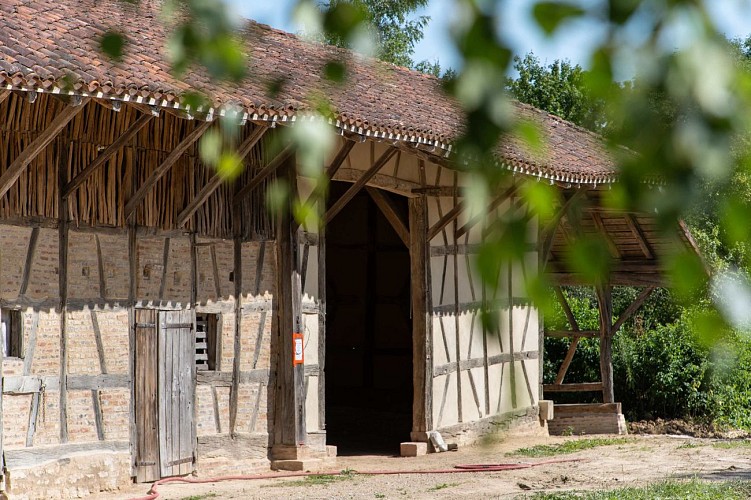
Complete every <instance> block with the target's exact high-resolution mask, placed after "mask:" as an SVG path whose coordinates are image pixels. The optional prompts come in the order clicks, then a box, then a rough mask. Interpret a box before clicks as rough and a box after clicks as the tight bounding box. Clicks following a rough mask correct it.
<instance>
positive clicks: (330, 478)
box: [262, 469, 357, 488]
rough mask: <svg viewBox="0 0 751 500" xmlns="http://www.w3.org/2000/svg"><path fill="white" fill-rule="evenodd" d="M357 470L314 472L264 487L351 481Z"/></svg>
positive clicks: (322, 484)
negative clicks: (335, 473) (329, 472)
mask: <svg viewBox="0 0 751 500" xmlns="http://www.w3.org/2000/svg"><path fill="white" fill-rule="evenodd" d="M356 474H357V472H356V471H354V470H352V469H344V470H343V471H342V473H341V474H339V475H333V474H313V475H310V476H306V477H305V479H298V480H295V481H281V482H279V483H274V484H267V485H263V486H262V488H284V487H287V486H316V485H317V486H326V485H329V484H331V483H337V482H339V481H349V480H351V479H354V477H355V475H356Z"/></svg>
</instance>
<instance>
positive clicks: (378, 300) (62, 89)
mask: <svg viewBox="0 0 751 500" xmlns="http://www.w3.org/2000/svg"><path fill="white" fill-rule="evenodd" d="M158 4H159V2H156V1H142V2H140V4H139V5H138V6H131V5H129V4H127V3H124V2H118V1H113V0H101V1H96V2H94V1H92V0H64V1H61V0H55V1H52V0H34V1H30V0H4V1H0V311H2V325H3V335H4V352H3V354H4V359H3V362H2V379H3V383H2V388H3V389H2V397H1V398H0V404H1V405H2V406H1V408H2V411H1V412H0V415H1V416H2V427H1V429H2V434H1V435H0V443H1V448H2V457H3V466H4V471H5V476H4V478H5V479H4V483H3V484H4V487H5V488H6V489H7V490H9V491H10V492H11V493H15V494H17V495H21V496H29V497H44V498H54V497H63V498H67V497H70V496H75V495H79V494H84V493H94V492H97V491H100V490H107V489H113V488H117V487H118V486H119V485H122V484H124V483H126V482H129V481H131V480H133V479H135V480H137V481H151V480H155V479H158V478H161V477H167V476H172V475H181V474H188V473H191V472H194V471H195V472H196V473H198V474H199V475H219V474H223V473H238V472H248V471H254V470H261V469H268V468H269V467H270V465H271V463H272V462H276V465H277V466H279V467H284V466H286V465H290V464H292V463H296V462H297V463H299V462H304V461H305V460H308V461H310V460H327V459H330V457H331V455H332V454H333V451H334V450H333V449H332V448H331V445H332V444H334V445H337V446H339V447H340V448H341V449H349V450H353V451H357V450H361V449H368V447H369V446H373V444H374V442H375V443H382V442H386V443H389V445H390V446H393V447H394V450H396V449H397V447H398V443H399V442H400V441H410V440H412V441H426V440H427V433H428V432H429V431H433V430H438V431H440V432H441V433H442V434H443V436H444V438H445V439H446V440H447V441H454V442H458V443H469V442H472V441H474V440H476V439H478V438H480V437H483V436H487V435H492V434H496V433H498V432H499V431H501V430H502V431H508V432H515V431H519V432H522V431H525V432H542V433H545V432H547V426H546V424H545V418H547V416H544V417H545V418H543V419H542V420H541V419H540V415H539V405H540V400H541V398H542V396H543V390H545V391H546V392H545V393H548V392H549V393H552V394H554V393H555V391H567V390H590V391H591V390H595V391H602V392H603V401H604V402H605V403H614V401H613V387H612V367H611V368H609V358H608V355H609V354H608V353H609V350H608V349H609V348H608V346H609V342H610V340H609V339H611V338H612V334H613V333H614V330H617V328H618V327H619V326H620V325H621V324H622V321H621V320H618V321H616V322H615V326H613V325H614V323H613V318H612V304H611V303H610V299H609V287H608V286H605V287H601V289H600V290H599V292H598V294H599V297H600V299H601V312H602V316H603V318H604V319H603V322H602V323H603V326H602V328H601V330H600V331H598V332H583V331H580V329H579V328H578V326H577V324H576V319H575V318H573V316H572V317H571V326H572V331H571V332H549V333H550V334H551V335H569V336H572V337H573V338H575V339H578V338H581V337H587V336H596V337H599V338H601V341H602V343H603V346H604V348H603V365H602V374H603V379H602V381H600V382H594V383H593V384H591V385H589V386H586V387H585V386H583V385H582V384H578V385H577V387H573V386H572V385H571V384H565V383H564V376H565V372H566V367H567V364H568V363H570V356H567V358H566V359H567V361H566V362H565V363H564V367H562V369H561V371H560V372H559V374H558V375H559V376H558V377H557V379H556V383H555V384H553V385H551V386H546V387H544V388H543V385H542V374H541V370H542V359H541V353H540V351H541V346H542V341H543V336H544V335H543V333H544V329H543V323H542V320H541V318H539V317H538V312H537V310H536V309H535V308H534V307H533V305H532V304H531V303H530V300H529V299H528V298H527V297H526V296H525V292H524V284H523V277H524V276H525V274H526V273H530V272H533V271H537V270H538V269H547V270H548V271H549V272H550V275H551V277H552V278H553V279H554V280H555V281H556V283H557V284H571V283H576V282H577V280H578V278H577V277H576V276H573V275H571V274H568V273H566V272H564V270H563V268H562V267H561V266H560V262H561V259H562V257H561V256H562V255H563V246H564V244H565V241H566V237H567V233H568V232H570V231H581V232H584V233H591V232H598V233H601V234H603V235H605V237H606V238H607V241H608V242H609V248H610V249H611V251H612V256H613V259H614V261H615V262H616V264H615V271H614V273H613V275H612V282H611V283H610V285H623V284H626V285H641V286H645V287H647V288H646V289H645V292H644V294H643V295H644V297H646V295H647V294H648V293H649V290H650V289H651V287H655V286H661V285H662V276H661V268H660V265H659V255H660V253H661V252H662V251H663V250H664V249H665V248H666V247H667V246H668V245H669V244H670V243H671V242H670V240H669V239H665V238H662V237H660V236H659V233H658V232H657V230H656V229H655V227H654V224H653V223H652V221H651V220H650V218H649V217H648V216H646V215H644V214H633V213H614V212H611V211H608V210H605V209H603V208H602V207H600V205H599V202H598V200H599V195H598V192H599V190H600V189H602V188H603V187H605V188H607V185H608V184H610V183H612V182H616V181H617V170H616V167H615V164H614V162H613V161H612V159H610V158H609V156H608V155H607V153H606V151H605V148H604V146H603V145H602V144H601V142H600V140H599V138H598V137H596V136H595V135H593V134H591V133H589V132H587V131H585V130H583V129H581V128H579V127H576V126H574V125H572V124H570V123H567V122H565V121H564V120H561V119H559V118H557V117H555V116H552V115H549V114H546V113H543V112H540V111H538V110H535V109H534V108H531V107H529V106H525V105H521V104H516V105H515V109H516V112H517V113H519V114H521V115H522V116H524V117H525V118H528V119H531V120H535V121H536V122H537V123H539V124H540V126H541V129H542V131H543V133H544V134H545V136H546V139H547V141H548V142H547V144H548V148H547V152H546V155H545V157H544V158H543V159H541V158H537V157H534V158H533V156H531V155H528V154H525V152H524V150H523V149H522V148H520V147H518V146H514V145H511V144H510V145H504V146H502V147H501V148H500V149H499V151H498V159H499V164H500V165H502V168H507V169H508V170H510V171H511V172H512V173H513V174H514V175H511V176H509V184H508V187H507V189H505V190H504V191H503V192H502V193H498V194H497V197H496V198H495V199H494V200H493V202H492V205H491V206H490V207H489V210H490V211H498V212H499V213H502V212H504V211H508V210H525V207H524V205H523V204H522V203H521V202H520V201H519V198H517V196H516V193H517V189H518V185H519V184H520V183H521V182H525V181H526V180H533V181H542V182H549V183H552V184H554V185H556V186H558V187H559V188H560V189H561V190H562V191H564V197H563V199H564V200H566V201H565V202H564V204H563V206H562V207H560V208H559V210H558V214H557V215H556V216H555V217H554V218H553V220H550V221H542V222H540V221H538V219H537V218H536V217H531V218H530V220H529V233H528V242H527V243H528V246H527V248H528V251H527V258H526V259H524V261H523V262H520V263H518V264H515V265H511V266H508V267H507V268H504V269H503V271H502V272H501V277H500V283H501V286H500V287H499V288H498V289H496V290H492V291H491V290H487V289H485V288H484V287H483V286H482V284H481V283H480V282H479V281H478V279H477V277H476V276H475V274H474V273H473V271H472V264H471V260H472V256H473V254H475V253H476V252H477V250H478V244H479V243H480V241H481V239H482V228H481V227H480V226H479V225H478V224H477V223H476V221H474V220H473V219H472V218H471V217H468V216H467V215H466V213H465V205H466V202H465V201H464V200H463V198H462V197H463V191H462V188H463V186H465V184H466V178H465V176H463V175H462V174H461V173H460V172H459V171H458V170H457V169H455V168H453V165H452V156H451V142H452V140H453V139H455V138H457V137H458V136H459V135H460V133H461V130H462V115H461V112H460V110H459V107H458V106H457V105H456V103H454V102H453V101H451V100H450V99H449V98H448V97H446V96H445V95H444V94H443V93H442V92H441V90H440V84H439V82H438V81H437V80H436V79H434V78H431V77H427V76H425V75H421V74H418V73H415V72H412V71H409V70H407V69H403V68H398V67H394V66H391V65H387V64H383V63H379V62H375V61H369V60H362V59H360V58H357V57H354V56H353V55H352V54H350V53H349V52H346V51H343V50H340V49H334V48H330V47H325V46H323V45H320V44H314V43H309V42H305V41H302V40H300V39H298V38H297V37H295V36H293V35H290V34H287V33H283V32H280V31H276V30H273V29H271V28H268V27H266V26H262V25H258V24H255V23H249V24H248V25H247V26H246V28H245V32H244V36H245V39H246V41H247V47H248V51H249V54H250V56H251V63H250V64H251V67H250V70H249V74H250V76H249V77H248V79H247V80H246V81H244V82H242V83H240V84H237V85H229V84H223V83H219V82H214V81H212V80H211V79H210V78H209V77H208V76H207V75H205V74H203V73H195V72H194V73H189V74H188V75H187V76H186V77H185V78H184V79H182V80H176V79H174V78H173V77H172V76H170V71H169V65H168V63H167V62H166V59H165V58H164V57H163V54H162V47H163V46H164V43H165V39H166V38H165V28H164V27H163V26H162V24H161V22H160V21H159V19H158ZM110 26H117V27H118V29H119V30H120V31H122V32H123V33H126V34H127V36H128V40H129V45H128V47H127V52H126V55H125V57H124V59H123V60H122V61H121V62H118V63H113V62H112V61H110V60H108V59H107V58H106V57H105V56H104V55H102V54H101V53H99V51H98V46H99V37H100V36H101V35H102V34H103V33H104V32H105V31H106V30H107V28H109V27H110ZM332 58H344V59H345V60H348V61H350V62H351V67H350V74H349V76H348V78H347V80H346V82H345V83H344V84H343V85H341V86H332V85H326V84H324V83H323V82H322V80H321V78H320V75H321V71H322V69H323V67H324V65H325V64H326V63H327V62H328V61H330V60H331V59H332ZM279 81H280V82H282V83H283V85H282V87H281V88H282V90H281V92H280V93H279V94H277V95H275V96H273V97H272V96H269V94H268V91H267V89H268V87H269V84H271V83H272V82H279ZM188 90H198V91H200V92H203V93H205V94H206V95H208V96H210V98H211V99H212V104H211V105H207V106H205V107H204V108H199V109H190V107H189V106H187V105H186V104H185V102H183V101H182V100H181V95H183V94H184V93H185V92H186V91H188ZM319 91H323V92H325V94H326V95H327V97H329V98H330V100H331V101H332V103H333V105H334V109H335V110H336V111H335V112H334V113H333V114H332V115H331V116H330V117H327V121H326V122H325V124H326V126H327V127H328V128H329V129H330V131H331V134H332V135H335V136H336V141H337V143H336V148H335V149H334V151H333V152H332V153H331V157H330V158H326V159H325V161H324V162H323V167H324V169H325V172H326V175H327V176H328V177H329V178H330V179H331V181H332V184H331V196H330V199H329V201H328V204H327V206H326V209H325V216H324V217H325V219H326V220H327V222H328V224H327V225H326V228H325V231H318V230H304V229H301V228H299V227H298V226H297V225H296V224H294V223H293V222H292V221H291V220H290V219H289V218H288V217H272V216H271V215H270V214H269V213H268V211H267V209H266V208H265V207H266V205H265V203H264V199H265V191H266V189H267V187H268V186H269V184H270V183H271V182H273V181H274V180H275V179H286V180H287V182H288V185H289V186H290V187H291V188H292V191H297V192H299V193H300V195H301V196H302V197H305V196H307V195H308V193H309V190H310V188H311V184H310V182H309V181H308V180H307V179H305V178H304V177H302V176H300V175H299V174H297V169H296V168H295V163H296V160H297V157H296V152H295V151H294V150H293V149H291V148H290V147H285V148H282V149H281V150H280V151H277V150H274V149H272V148H271V147H270V144H271V142H272V141H273V140H275V139H276V136H277V135H279V133H280V130H281V129H283V128H285V127H294V126H296V124H297V123H300V122H302V121H305V120H311V119H316V120H318V118H311V116H312V115H310V114H308V113H307V112H306V109H308V106H309V104H310V102H311V99H312V97H313V96H314V95H315V93H316V92H319ZM237 110H239V114H238V115H237V124H236V127H237V131H238V138H239V139H238V151H239V153H240V155H241V156H242V157H243V158H244V165H245V168H244V170H243V172H242V174H241V175H240V176H239V178H237V179H236V180H235V181H234V182H231V183H228V182H223V181H222V178H221V177H219V176H218V175H217V174H216V173H215V172H214V171H213V170H212V169H211V168H208V167H207V166H205V165H204V164H203V163H202V161H201V160H200V158H199V154H198V150H197V143H198V140H199V139H200V137H201V136H202V135H203V134H204V133H206V132H207V131H208V130H211V128H212V127H215V126H217V123H218V122H219V118H220V117H222V116H225V115H226V114H227V113H228V112H234V111H237ZM581 198H587V199H589V201H590V204H589V207H590V208H589V209H588V210H589V212H588V213H589V216H587V217H584V218H583V222H582V224H581V226H577V227H576V228H573V227H571V225H570V221H567V218H566V216H565V213H566V212H565V209H566V207H567V206H568V204H569V203H573V200H577V199H581ZM675 236H676V238H675V239H676V240H678V241H682V242H683V244H685V245H689V246H690V245H692V241H691V239H690V236H689V235H688V233H687V232H686V231H684V230H682V229H681V228H677V230H676V234H675ZM641 300H643V297H640V299H639V301H641ZM639 301H637V302H639ZM483 306H485V307H488V308H490V309H491V310H492V311H493V313H494V314H497V315H498V317H499V321H498V329H497V331H492V332H491V331H487V330H486V329H485V328H484V326H483V322H482V321H481V319H480V314H479V311H480V309H481V308H482V307H483ZM636 307H638V303H636V304H635V306H634V309H635V308H636ZM627 312H628V311H627ZM630 312H631V313H633V310H631V311H630ZM623 319H624V320H625V317H624V318H623ZM295 333H297V334H299V335H293V334H295ZM573 345H574V347H573V349H574V350H575V348H576V346H575V343H574V344H573ZM571 356H573V350H572V351H571ZM609 370H610V371H609ZM609 374H610V375H609ZM608 377H610V378H608ZM621 418H622V417H621ZM353 421H354V423H353ZM379 423H380V424H379Z"/></svg>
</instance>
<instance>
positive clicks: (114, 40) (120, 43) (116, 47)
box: [99, 31, 127, 61]
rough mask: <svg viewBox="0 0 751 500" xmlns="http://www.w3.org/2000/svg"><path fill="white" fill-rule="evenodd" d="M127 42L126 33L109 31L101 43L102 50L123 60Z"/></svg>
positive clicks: (115, 58) (117, 59) (118, 59)
mask: <svg viewBox="0 0 751 500" xmlns="http://www.w3.org/2000/svg"><path fill="white" fill-rule="evenodd" d="M126 42H127V40H126V38H125V35H123V34H121V33H118V32H116V31H108V32H106V33H105V34H104V36H102V39H101V40H100V42H99V43H100V48H101V49H102V52H104V53H105V54H106V55H108V56H109V57H111V58H112V59H114V60H115V61H121V60H122V58H123V55H124V54H125V45H126Z"/></svg>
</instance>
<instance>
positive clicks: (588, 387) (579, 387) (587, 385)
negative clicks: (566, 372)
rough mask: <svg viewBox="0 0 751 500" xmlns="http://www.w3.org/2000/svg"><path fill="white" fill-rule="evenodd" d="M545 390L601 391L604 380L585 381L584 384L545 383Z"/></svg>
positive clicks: (543, 387)
mask: <svg viewBox="0 0 751 500" xmlns="http://www.w3.org/2000/svg"><path fill="white" fill-rule="evenodd" d="M542 390H543V391H545V392H600V391H601V390H602V382H584V383H582V384H544V385H543V386H542Z"/></svg>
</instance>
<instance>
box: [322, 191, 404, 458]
mask: <svg viewBox="0 0 751 500" xmlns="http://www.w3.org/2000/svg"><path fill="white" fill-rule="evenodd" d="M350 186H351V184H347V183H338V182H333V183H332V185H331V195H330V203H334V202H335V201H336V200H338V199H339V197H341V195H342V194H344V192H345V191H346V190H347V189H348V188H349V187H350ZM383 194H384V195H386V196H388V197H389V198H390V199H391V201H392V202H393V204H394V205H395V206H396V207H397V209H398V211H399V212H400V214H401V215H402V220H404V221H405V223H406V221H407V200H406V199H405V198H403V197H401V196H396V195H392V194H391V193H386V192H383ZM326 298H327V300H326V309H327V311H326V434H327V436H326V438H327V439H326V440H327V442H328V443H329V444H333V445H336V446H338V453H339V454H340V455H348V454H350V455H351V454H363V453H388V454H395V453H398V450H399V443H400V442H402V441H407V440H409V433H410V431H411V428H412V321H411V318H410V263H409V251H408V249H407V247H406V246H405V245H404V243H403V242H402V240H401V239H400V238H399V236H398V235H397V234H396V232H394V230H393V228H392V227H391V225H390V224H389V222H388V221H387V220H386V218H385V217H384V216H383V214H382V213H381V211H380V210H379V208H378V206H377V205H376V204H375V203H374V202H373V200H372V199H371V197H370V195H369V194H368V193H367V192H366V191H365V190H363V191H361V192H360V193H359V194H358V195H357V196H355V197H354V198H353V199H352V201H350V202H349V203H348V204H347V207H346V208H345V209H344V210H342V211H341V212H340V213H339V215H337V216H336V217H335V218H334V219H333V220H332V221H331V223H330V224H329V225H328V226H327V228H326Z"/></svg>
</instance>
